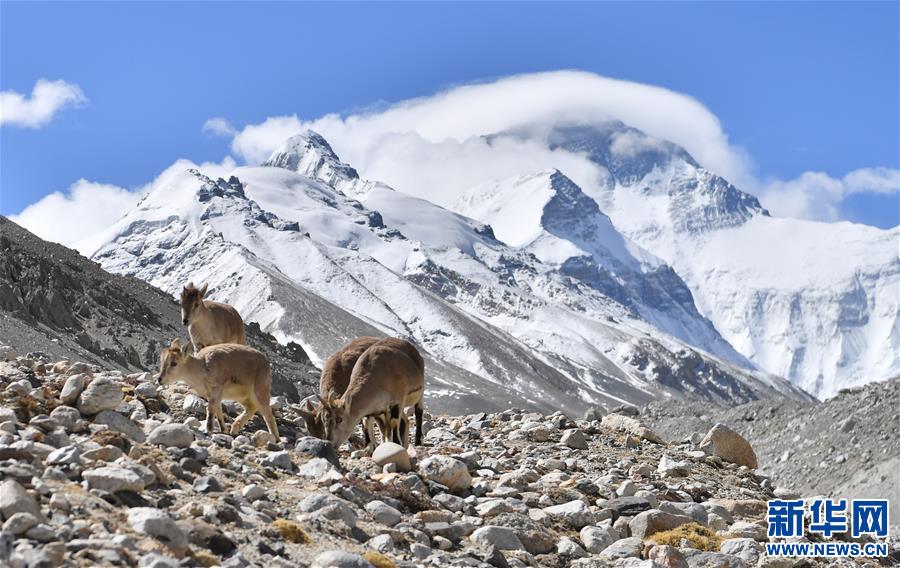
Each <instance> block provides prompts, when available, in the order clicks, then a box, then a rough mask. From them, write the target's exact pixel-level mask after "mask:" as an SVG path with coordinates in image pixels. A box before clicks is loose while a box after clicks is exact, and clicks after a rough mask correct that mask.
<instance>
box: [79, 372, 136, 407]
mask: <svg viewBox="0 0 900 568" xmlns="http://www.w3.org/2000/svg"><path fill="white" fill-rule="evenodd" d="M123 400H125V394H124V393H123V392H122V388H121V387H120V386H119V385H118V384H116V383H114V382H113V381H112V380H110V379H108V378H106V377H97V378H95V379H94V380H93V381H91V384H89V385H88V386H87V387H86V388H85V389H84V390H83V391H81V394H80V395H78V400H77V403H76V405H77V407H78V410H79V412H81V413H82V414H84V415H86V416H93V415H94V414H97V413H98V412H100V411H101V410H113V409H115V408H116V407H117V406H119V404H121V402H122V401H123Z"/></svg>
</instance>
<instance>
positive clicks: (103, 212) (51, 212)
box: [10, 156, 237, 253]
mask: <svg viewBox="0 0 900 568" xmlns="http://www.w3.org/2000/svg"><path fill="white" fill-rule="evenodd" d="M236 166H237V164H236V163H235V161H234V159H233V158H231V157H230V156H228V157H226V158H225V159H224V160H222V162H220V163H216V162H204V163H202V164H200V165H197V164H195V163H194V162H191V161H190V160H183V159H182V160H176V161H175V162H174V163H173V164H172V165H171V166H169V167H167V168H166V169H165V170H163V171H162V173H160V174H159V175H158V176H157V177H156V178H155V179H154V180H153V181H151V182H150V183H148V184H145V185H143V186H141V187H138V188H135V189H126V188H124V187H120V186H117V185H112V184H107V183H98V182H93V181H88V180H86V179H80V180H78V181H76V182H75V183H73V184H72V185H71V186H69V188H68V189H66V190H65V191H55V192H53V193H51V194H50V195H47V196H45V197H43V198H42V199H41V200H40V201H38V202H36V203H33V204H31V205H29V206H28V207H26V208H25V209H24V210H23V211H22V212H21V213H19V214H18V215H12V216H11V217H10V219H12V220H13V221H14V222H16V223H18V224H19V225H21V226H23V227H25V228H26V229H28V230H29V231H31V232H32V233H34V234H36V235H37V236H39V237H41V238H42V239H46V240H48V241H53V242H57V243H60V244H63V245H66V246H69V247H73V248H75V249H78V250H79V251H81V252H82V253H84V252H86V251H87V250H89V249H90V247H91V245H92V243H90V237H91V236H93V235H95V234H97V233H98V232H99V231H102V230H103V229H105V228H107V227H109V226H110V225H111V224H113V223H114V222H116V221H117V220H118V219H119V218H121V217H122V216H123V215H125V214H126V213H127V212H128V211H130V210H131V209H132V208H133V207H134V206H135V205H136V204H137V202H138V201H139V200H140V198H141V197H142V196H143V195H144V194H146V193H147V192H148V191H150V190H151V189H153V188H155V187H159V186H161V185H164V184H166V183H167V181H168V180H169V179H170V178H171V177H172V176H173V175H176V174H178V173H180V172H183V171H184V170H186V169H188V168H197V169H199V170H200V171H202V172H203V173H204V174H206V175H207V176H209V177H212V178H217V177H223V176H226V175H227V174H228V173H229V172H231V171H232V170H234V168H235V167H236Z"/></svg>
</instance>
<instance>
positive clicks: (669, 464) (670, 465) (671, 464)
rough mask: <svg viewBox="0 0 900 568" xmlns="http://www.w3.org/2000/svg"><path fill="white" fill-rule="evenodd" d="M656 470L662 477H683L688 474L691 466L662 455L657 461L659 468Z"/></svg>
mask: <svg viewBox="0 0 900 568" xmlns="http://www.w3.org/2000/svg"><path fill="white" fill-rule="evenodd" d="M656 470H657V471H658V472H660V473H661V474H663V477H684V476H686V475H687V474H688V473H690V471H691V464H690V463H688V462H683V461H675V460H673V459H672V458H670V457H669V456H667V455H665V454H663V456H662V457H661V458H660V459H659V466H658V467H657V468H656Z"/></svg>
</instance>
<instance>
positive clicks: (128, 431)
mask: <svg viewBox="0 0 900 568" xmlns="http://www.w3.org/2000/svg"><path fill="white" fill-rule="evenodd" d="M94 423H95V424H106V425H107V426H109V428H110V429H111V430H115V431H116V432H121V433H122V434H125V435H126V436H128V437H129V438H131V439H132V440H133V441H135V442H138V443H143V442H144V441H145V440H146V439H147V435H146V434H144V431H143V430H142V429H141V427H140V426H138V425H137V424H136V423H135V422H134V421H133V420H131V419H130V418H128V417H126V416H123V415H121V414H119V413H118V412H116V411H115V410H101V411H100V412H98V413H97V416H95V417H94Z"/></svg>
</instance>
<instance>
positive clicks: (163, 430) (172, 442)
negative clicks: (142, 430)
mask: <svg viewBox="0 0 900 568" xmlns="http://www.w3.org/2000/svg"><path fill="white" fill-rule="evenodd" d="M193 441H194V433H193V432H192V431H191V429H190V428H188V427H187V426H186V425H184V424H161V425H159V426H157V427H156V428H154V429H153V431H152V432H150V436H148V437H147V443H149V444H153V445H158V446H166V447H174V448H187V447H188V446H190V445H191V442H193Z"/></svg>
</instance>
